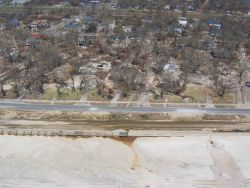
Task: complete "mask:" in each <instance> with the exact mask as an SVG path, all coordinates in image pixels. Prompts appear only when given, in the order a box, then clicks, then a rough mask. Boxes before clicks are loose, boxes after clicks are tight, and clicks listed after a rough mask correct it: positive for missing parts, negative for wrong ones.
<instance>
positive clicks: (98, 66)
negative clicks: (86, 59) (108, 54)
mask: <svg viewBox="0 0 250 188" xmlns="http://www.w3.org/2000/svg"><path fill="white" fill-rule="evenodd" d="M95 67H96V69H97V70H102V71H105V72H107V71H109V70H110V69H111V63H110V62H107V61H102V62H101V63H98V64H96V65H95Z"/></svg>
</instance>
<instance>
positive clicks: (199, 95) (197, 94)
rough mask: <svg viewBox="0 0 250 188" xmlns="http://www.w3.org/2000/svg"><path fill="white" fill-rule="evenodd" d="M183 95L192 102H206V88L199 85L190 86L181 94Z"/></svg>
mask: <svg viewBox="0 0 250 188" xmlns="http://www.w3.org/2000/svg"><path fill="white" fill-rule="evenodd" d="M183 95H185V96H189V97H192V98H193V101H192V102H200V103H205V102H206V100H207V88H205V87H204V86H200V85H195V84H190V85H188V86H187V88H186V90H185V91H184V92H183Z"/></svg>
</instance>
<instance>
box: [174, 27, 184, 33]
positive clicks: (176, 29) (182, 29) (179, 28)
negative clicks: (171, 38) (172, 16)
mask: <svg viewBox="0 0 250 188" xmlns="http://www.w3.org/2000/svg"><path fill="white" fill-rule="evenodd" d="M174 31H175V32H177V33H179V34H182V33H183V31H184V26H183V25H177V26H176V27H175V28H174Z"/></svg>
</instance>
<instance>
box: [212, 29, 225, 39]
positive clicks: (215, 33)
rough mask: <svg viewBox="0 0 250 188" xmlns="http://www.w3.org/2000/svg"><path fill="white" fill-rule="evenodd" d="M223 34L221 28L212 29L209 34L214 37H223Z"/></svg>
mask: <svg viewBox="0 0 250 188" xmlns="http://www.w3.org/2000/svg"><path fill="white" fill-rule="evenodd" d="M222 34H223V32H222V30H220V29H211V30H209V35H210V36H213V37H221V36H222Z"/></svg>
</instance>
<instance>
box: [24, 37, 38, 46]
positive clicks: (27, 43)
mask: <svg viewBox="0 0 250 188" xmlns="http://www.w3.org/2000/svg"><path fill="white" fill-rule="evenodd" d="M38 43H39V41H38V39H36V38H32V37H30V38H27V39H26V40H25V46H32V47H36V46H37V45H38Z"/></svg>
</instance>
